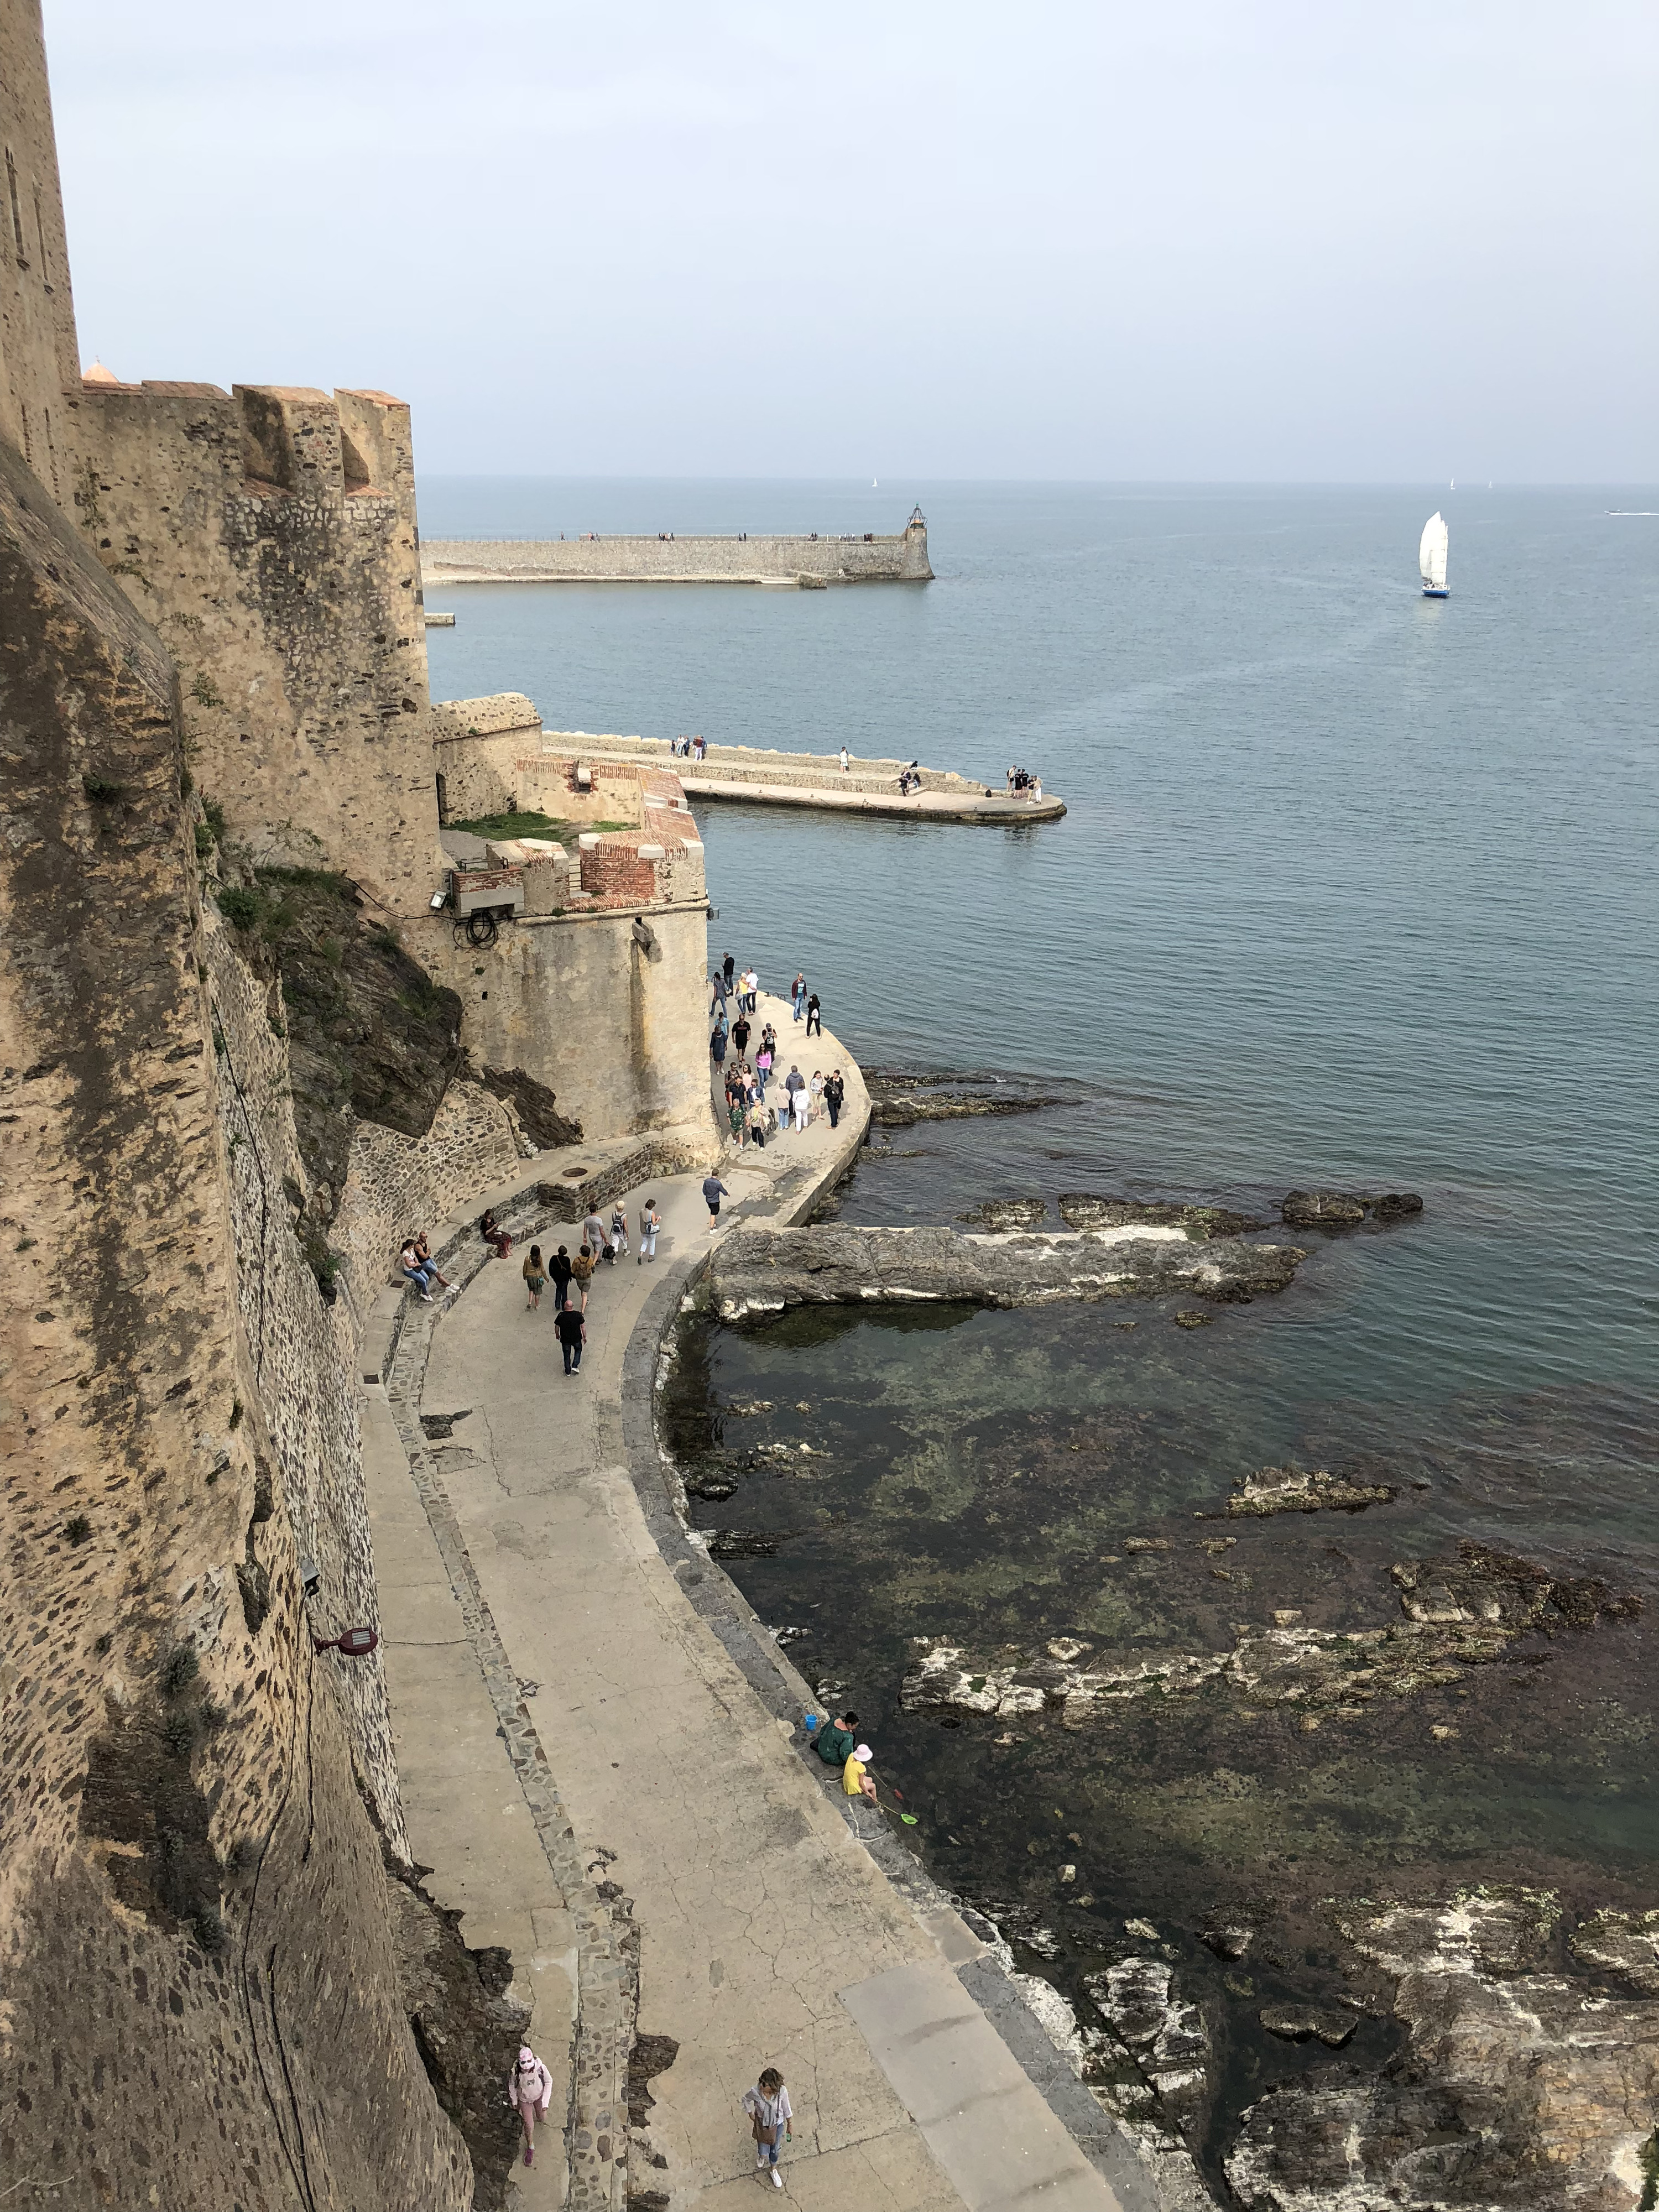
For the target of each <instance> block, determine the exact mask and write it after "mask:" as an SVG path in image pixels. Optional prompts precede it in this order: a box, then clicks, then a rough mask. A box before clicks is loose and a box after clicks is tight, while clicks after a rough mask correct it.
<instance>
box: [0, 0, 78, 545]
mask: <svg viewBox="0 0 1659 2212" xmlns="http://www.w3.org/2000/svg"><path fill="white" fill-rule="evenodd" d="M80 380H81V367H80V362H78V360H77V359H76V338H75V303H74V300H73V297H72V295H71V294H70V271H69V254H68V252H67V250H66V248H65V246H64V204H63V196H62V194H61V192H60V191H59V190H58V146H57V141H56V139H55V138H54V137H53V135H52V100H51V95H50V94H49V93H48V91H47V88H46V48H45V46H44V45H43V43H42V41H41V36H40V4H39V0H9V4H7V5H6V6H4V7H0V437H4V438H8V439H9V440H10V441H11V443H12V444H13V445H14V446H15V447H16V448H17V449H18V451H19V452H20V453H21V454H22V456H23V458H24V459H25V461H26V462H27V464H28V465H29V467H30V468H32V469H33V471H34V473H35V475H36V476H37V477H39V478H40V482H41V483H42V484H44V485H45V487H46V489H47V490H48V491H49V492H51V494H52V496H53V498H54V499H56V500H58V501H63V500H64V499H65V498H67V496H68V481H69V468H70V459H71V458H72V457H71V455H70V451H69V448H68V446H67V444H66V442H65V432H64V392H65V389H66V388H67V387H68V386H72V385H78V384H79V383H80Z"/></svg>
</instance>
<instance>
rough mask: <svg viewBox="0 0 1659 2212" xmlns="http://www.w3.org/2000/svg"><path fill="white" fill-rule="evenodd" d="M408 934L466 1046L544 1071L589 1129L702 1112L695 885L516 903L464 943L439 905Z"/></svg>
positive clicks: (704, 1061)
mask: <svg viewBox="0 0 1659 2212" xmlns="http://www.w3.org/2000/svg"><path fill="white" fill-rule="evenodd" d="M584 866H586V860H585V861H584ZM636 913H638V914H641V915H643V917H644V920H645V921H646V923H647V926H648V927H649V929H650V932H651V935H652V939H653V942H652V944H651V945H650V946H649V947H648V948H647V947H645V946H642V945H640V944H639V943H638V941H637V940H636V939H635V934H634V917H635V914H636ZM409 943H410V949H411V950H412V951H414V952H415V953H416V957H418V958H420V959H422V960H423V961H425V963H426V964H427V965H428V967H429V968H430V969H431V970H432V972H433V974H434V975H438V976H440V977H441V980H442V981H445V982H446V983H447V984H448V985H449V986H450V987H451V988H452V989H453V990H455V991H458V992H459V994H460V996H461V1000H462V1003H463V1005H464V1006H465V1009H466V1016H465V1035H466V1036H467V1038H468V1039H469V1041H470V1042H471V1047H472V1052H473V1056H474V1058H475V1060H479V1061H481V1062H483V1064H484V1065H485V1066H490V1067H500V1068H512V1067H520V1068H522V1069H523V1070H524V1071H525V1073H526V1074H528V1075H532V1076H533V1077H534V1078H535V1079H536V1080H537V1081H538V1083H544V1084H545V1085H547V1086H548V1088H549V1089H550V1091H553V1092H554V1093H555V1095H556V1097H557V1099H558V1102H559V1110H560V1112H561V1113H562V1114H567V1115H570V1116H571V1117H572V1118H573V1119H574V1120H575V1121H580V1124H581V1127H582V1131H583V1133H584V1135H586V1136H587V1137H588V1138H590V1139H592V1138H597V1137H610V1136H622V1135H625V1134H629V1133H633V1132H635V1131H642V1130H647V1129H663V1128H669V1127H675V1126H677V1125H678V1124H682V1123H699V1122H701V1121H706V1120H707V1119H708V1116H709V1114H710V1111H711V1109H710V1106H709V1091H708V1026H707V1024H706V1023H705V1021H704V1018H703V1015H704V1009H705V1007H706V1006H707V1004H708V908H707V905H706V904H705V903H704V902H703V901H702V898H701V897H698V898H697V900H696V902H695V903H693V904H692V905H690V906H683V907H665V906H662V905H660V904H657V905H650V906H647V905H645V904H644V903H643V902H641V904H640V905H638V906H635V905H631V904H624V905H623V906H621V907H618V908H611V909H609V910H606V909H605V908H595V909H593V910H592V911H589V912H586V913H580V912H577V911H575V910H567V912H566V913H565V914H564V915H562V916H552V917H549V918H547V919H545V920H541V919H536V918H532V917H529V916H525V917H522V918H520V920H519V921H515V922H508V923H507V924H505V925H503V927H502V928H501V934H500V936H499V937H498V938H497V939H496V941H495V944H494V945H490V946H489V947H487V948H484V949H477V950H475V949H474V948H473V947H472V946H471V945H465V944H463V945H460V946H459V947H457V946H455V945H453V943H452V941H451V933H450V929H449V925H448V921H447V917H446V918H443V919H441V921H440V922H439V923H438V926H437V927H436V928H435V929H433V930H432V931H431V932H430V933H427V934H426V935H425V936H424V937H423V938H417V937H416V934H415V933H412V932H411V933H410V938H409Z"/></svg>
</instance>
